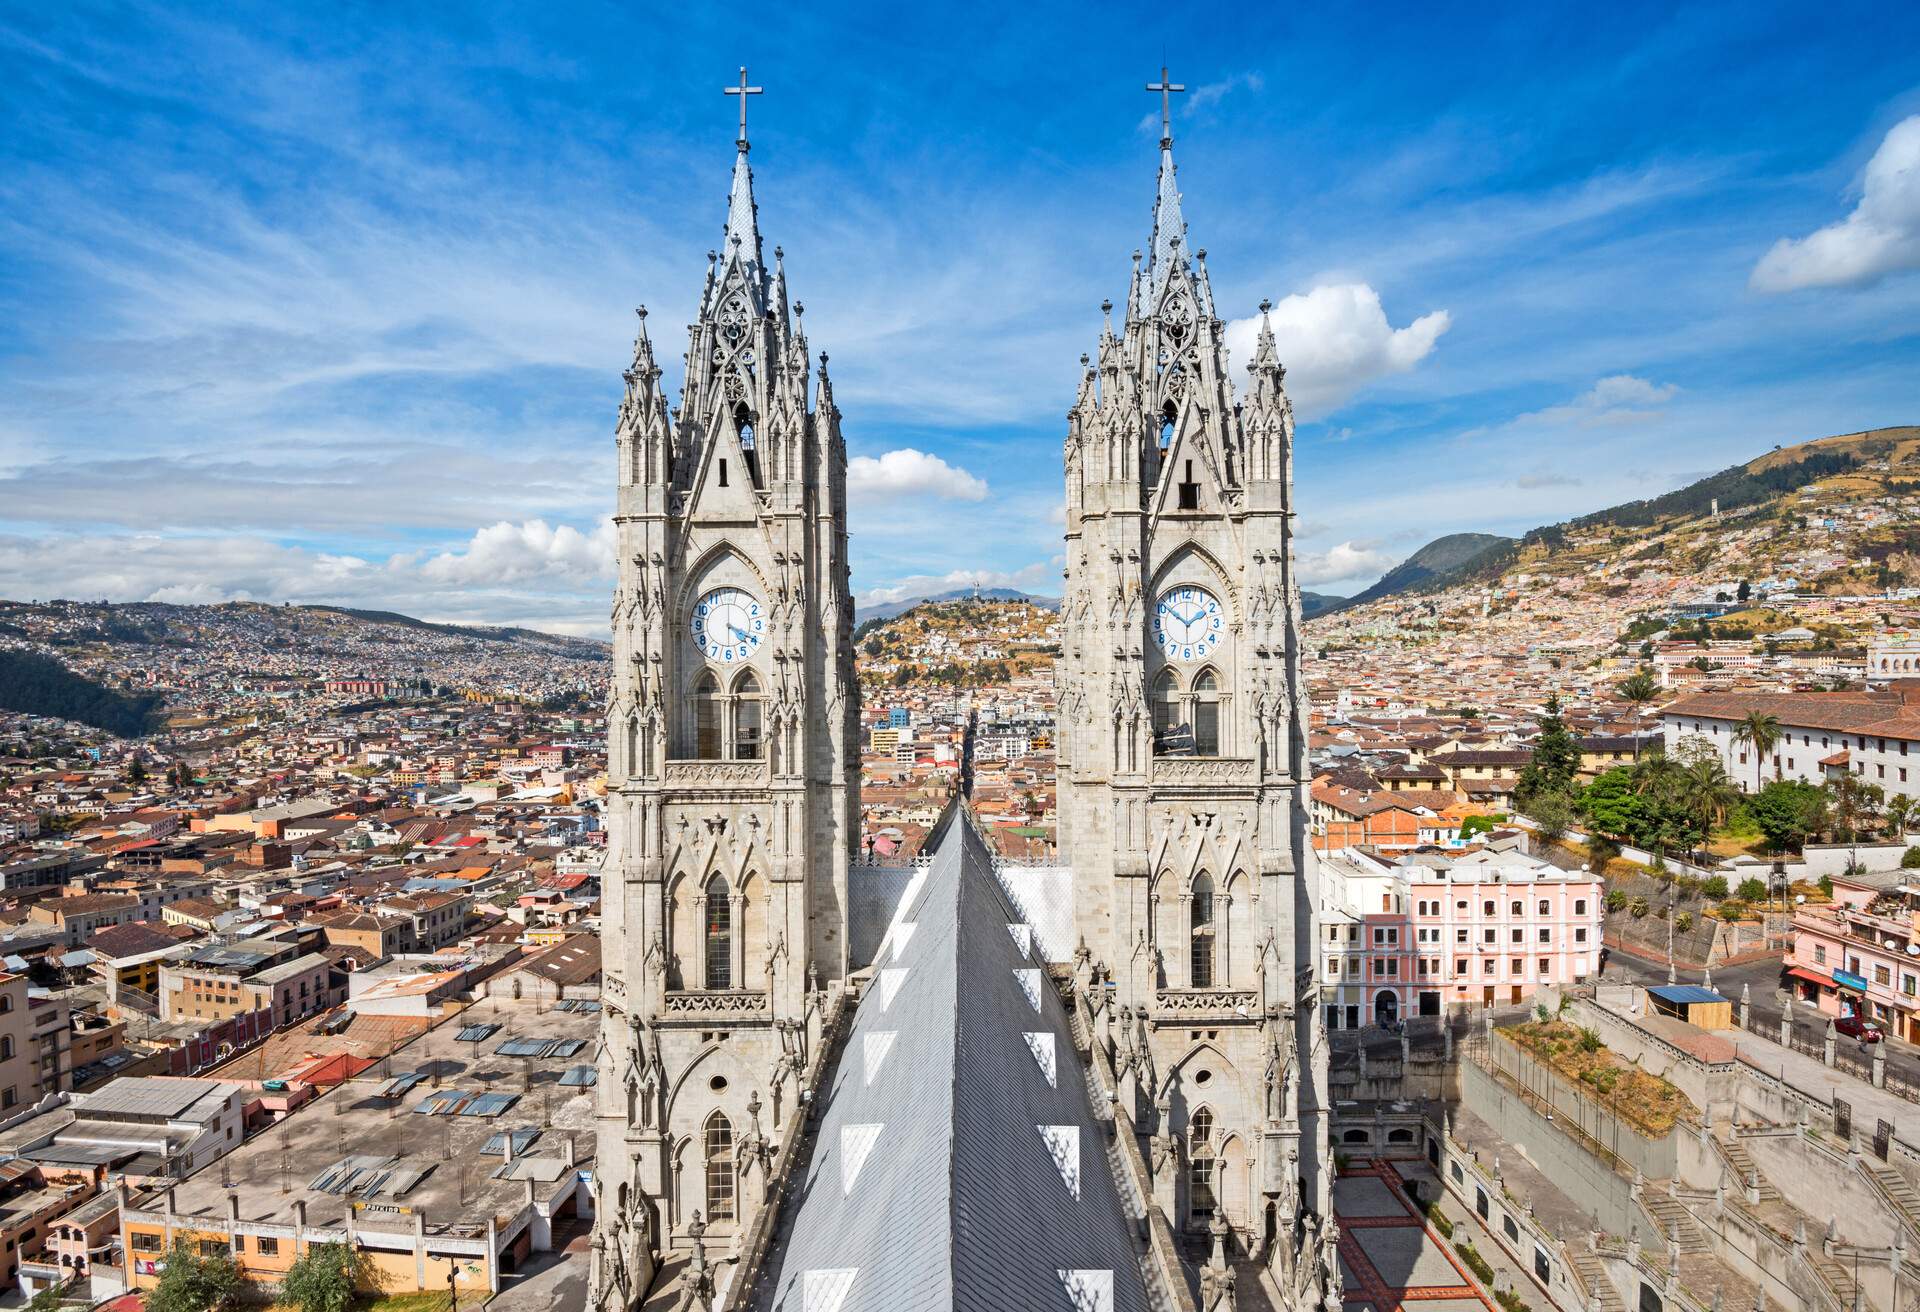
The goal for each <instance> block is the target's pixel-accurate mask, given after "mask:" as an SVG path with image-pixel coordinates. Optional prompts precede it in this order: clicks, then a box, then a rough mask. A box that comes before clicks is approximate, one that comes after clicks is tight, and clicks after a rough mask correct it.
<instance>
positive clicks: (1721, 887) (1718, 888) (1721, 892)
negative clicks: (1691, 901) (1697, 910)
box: [1700, 875, 1727, 901]
mask: <svg viewBox="0 0 1920 1312" xmlns="http://www.w3.org/2000/svg"><path fill="white" fill-rule="evenodd" d="M1700 891H1701V892H1702V893H1705V894H1706V895H1707V896H1708V897H1710V898H1713V899H1715V900H1716V901H1718V900H1720V899H1722V898H1724V897H1726V895H1727V877H1726V876H1725V875H1708V876H1707V877H1706V878H1705V879H1703V880H1701V881H1700Z"/></svg>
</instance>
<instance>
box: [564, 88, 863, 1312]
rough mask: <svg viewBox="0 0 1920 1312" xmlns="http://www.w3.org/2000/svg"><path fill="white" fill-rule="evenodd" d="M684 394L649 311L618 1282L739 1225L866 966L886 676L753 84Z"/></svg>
mask: <svg viewBox="0 0 1920 1312" xmlns="http://www.w3.org/2000/svg"><path fill="white" fill-rule="evenodd" d="M733 90H734V92H735V93H736V94H739V95H740V96H741V120H740V137H739V141H738V143H737V145H738V153H737V155H736V157H735V159H734V164H733V185H732V194H731V196H730V198H729V201H728V207H727V218H726V231H725V238H724V240H723V242H722V243H721V247H720V249H719V250H718V251H717V252H712V253H710V254H709V256H708V268H707V274H706V282H705V286H704V288H703V289H702V291H701V294H700V304H699V311H698V314H697V315H696V317H695V320H694V322H693V324H692V325H691V327H690V330H689V338H690V341H689V345H688V348H687V354H686V361H685V364H686V370H685V378H684V384H683V387H682V391H681V397H680V405H679V407H678V409H677V410H676V409H675V408H673V407H671V406H670V405H669V404H668V402H667V398H666V395H665V393H664V391H663V389H662V388H661V385H660V376H661V371H660V369H659V367H658V366H657V365H656V364H655V362H654V355H653V347H652V344H651V343H650V341H649V340H648V336H647V323H646V311H645V310H644V309H643V310H641V311H640V333H639V338H638V340H637V341H636V342H635V345H634V357H633V364H632V366H631V367H630V368H629V369H628V370H627V372H626V396H625V399H624V400H623V401H622V403H621V406H620V416H619V423H618V428H617V434H618V452H619V468H620V474H619V479H620V486H619V503H618V509H617V514H616V515H615V522H616V525H617V528H618V541H619V553H620V569H619V588H618V592H617V594H616V596H615V599H614V606H613V651H614V665H615V669H614V678H613V691H612V699H611V702H610V704H609V706H608V725H609V735H610V747H609V752H608V795H607V813H608V827H609V830H610V837H609V845H608V853H607V859H606V864H605V867H604V874H603V888H604V893H603V909H602V914H603V938H604V946H605V976H606V987H605V993H604V999H605V1002H604V1012H603V1021H602V1029H601V1052H600V1057H599V1079H598V1086H597V1092H598V1097H599V1122H598V1157H597V1165H596V1179H595V1190H596V1204H597V1209H598V1220H597V1228H596V1232H595V1237H594V1245H595V1262H594V1269H593V1295H592V1297H593V1302H594V1306H595V1307H597V1308H617V1309H625V1308H627V1307H631V1306H633V1305H635V1304H636V1303H637V1302H638V1300H639V1298H640V1297H641V1295H642V1294H643V1293H644V1292H645V1290H646V1288H647V1285H648V1282H649V1280H650V1279H651V1276H652V1273H653V1270H654V1259H653V1257H652V1253H654V1252H655V1251H659V1252H665V1251H668V1250H671V1249H672V1248H674V1247H675V1246H676V1245H679V1244H683V1243H684V1241H685V1238H686V1236H687V1233H688V1227H689V1226H690V1225H691V1224H692V1223H693V1220H694V1215H695V1213H696V1212H698V1213H699V1214H700V1216H701V1218H702V1221H703V1223H704V1224H705V1226H706V1234H707V1235H708V1239H707V1243H708V1245H709V1247H711V1246H712V1245H713V1244H714V1243H715V1242H716V1241H718V1242H720V1243H722V1244H724V1243H725V1242H727V1239H728V1237H729V1236H730V1235H731V1234H733V1233H735V1232H737V1231H739V1230H740V1229H741V1228H742V1227H743V1226H744V1224H745V1223H746V1222H747V1220H748V1219H749V1218H750V1215H751V1212H752V1209H753V1207H754V1206H755V1203H756V1201H757V1198H758V1196H759V1191H760V1190H761V1189H763V1188H764V1186H765V1171H766V1166H767V1163H768V1161H769V1160H770V1158H771V1155H772V1152H773V1150H774V1149H775V1148H777V1146H778V1144H777V1136H778V1135H779V1133H780V1128H779V1127H781V1126H782V1125H783V1124H785V1122H786V1120H787V1116H788V1113H789V1112H790V1111H791V1110H792V1104H793V1100H794V1098H795V1097H796V1091H797V1085H798V1076H799V1073H800V1070H801V1069H802V1067H803V1065H804V1063H805V1061H806V1059H807V1057H808V1055H809V1052H810V1049H811V1046H812V1044H813V1043H814V1042H816V1040H817V1038H818V1029H817V1026H818V1019H819V996H820V994H819V990H820V989H822V988H823V987H824V986H826V985H827V984H829V983H831V982H833V981H836V980H838V979H840V978H841V977H843V976H844V974H845V972H846V944H847V938H846V933H845V924H846V911H845V908H846V906H847V867H848V861H849V857H850V854H851V853H852V851H853V848H854V845H855V844H856V842H857V841H858V833H859V828H858V813H857V812H858V805H859V802H858V782H859V776H858V773H857V772H858V768H859V757H858V754H857V742H856V739H857V730H858V724H859V691H858V686H857V685H856V683H855V681H854V671H853V642H852V626H853V602H852V599H851V597H850V595H849V593H848V569H847V527H846V451H845V448H844V446H843V444H842V441H841V436H840V414H839V411H838V410H836V409H835V408H834V404H833V392H832V388H831V386H830V384H829V383H828V380H827V357H826V355H825V353H824V352H823V353H822V354H821V355H820V357H819V374H818V376H817V377H815V376H814V374H813V373H812V371H811V368H810V362H809V359H808V355H807V339H806V335H805V333H804V332H803V331H802V319H801V316H802V310H803V307H802V306H801V305H800V303H799V302H797V301H794V302H790V300H789V296H788V287H787V280H786V273H785V270H784V268H783V266H782V260H781V251H780V249H779V248H778V247H775V248H774V249H773V251H772V256H773V259H772V263H771V264H769V263H768V261H767V259H766V253H765V251H764V250H763V248H762V244H761V239H760V232H759V225H758V219H757V216H756V213H755V207H754V199H753V175H752V172H751V170H750V169H749V167H748V162H747V153H748V148H747V140H746V113H745V106H746V96H747V95H748V94H751V93H753V92H755V91H757V88H751V87H748V86H746V78H745V71H744V70H742V76H741V85H740V86H739V87H738V88H734V89H733Z"/></svg>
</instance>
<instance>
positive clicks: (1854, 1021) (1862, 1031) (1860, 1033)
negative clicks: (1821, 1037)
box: [1833, 1015, 1887, 1043]
mask: <svg viewBox="0 0 1920 1312" xmlns="http://www.w3.org/2000/svg"><path fill="white" fill-rule="evenodd" d="M1833 1029H1834V1033H1836V1034H1844V1035H1846V1036H1847V1037H1848V1038H1853V1039H1858V1040H1860V1042H1862V1043H1878V1042H1880V1040H1882V1039H1884V1038H1886V1037H1887V1036H1886V1034H1885V1033H1883V1032H1882V1031H1881V1029H1880V1022H1879V1021H1877V1020H1868V1019H1867V1018H1866V1017H1865V1016H1858V1015H1856V1016H1842V1017H1841V1018H1840V1019H1839V1020H1836V1021H1835V1022H1834V1023H1833Z"/></svg>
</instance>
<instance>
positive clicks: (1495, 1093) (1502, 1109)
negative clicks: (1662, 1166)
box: [1460, 1061, 1639, 1234]
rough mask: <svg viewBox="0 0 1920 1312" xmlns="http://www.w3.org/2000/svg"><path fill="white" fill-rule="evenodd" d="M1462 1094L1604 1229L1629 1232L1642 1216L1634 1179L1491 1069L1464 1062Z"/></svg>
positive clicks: (1620, 1232) (1470, 1104) (1479, 1114)
mask: <svg viewBox="0 0 1920 1312" xmlns="http://www.w3.org/2000/svg"><path fill="white" fill-rule="evenodd" d="M1460 1100H1461V1102H1462V1103H1464V1104H1465V1105H1466V1106H1467V1107H1468V1108H1469V1109H1470V1110H1471V1111H1472V1112H1473V1113H1474V1114H1475V1115H1476V1116H1478V1117H1480V1119H1481V1120H1483V1121H1485V1122H1486V1123H1487V1124H1489V1125H1497V1126H1499V1127H1500V1128H1501V1129H1502V1130H1503V1131H1505V1132H1506V1134H1507V1136H1508V1139H1509V1140H1510V1141H1511V1142H1512V1144H1513V1146H1514V1149H1515V1151H1517V1152H1519V1153H1520V1154H1521V1155H1522V1156H1524V1157H1525V1158H1526V1159H1527V1160H1528V1161H1529V1162H1532V1163H1533V1165H1534V1166H1535V1167H1537V1168H1538V1169H1539V1170H1540V1172H1541V1173H1542V1174H1544V1175H1546V1176H1549V1177H1550V1178H1551V1179H1552V1180H1553V1182H1554V1184H1556V1185H1557V1186H1559V1188H1560V1191H1561V1192H1562V1193H1564V1194H1566V1196H1567V1197H1568V1198H1571V1199H1572V1200H1573V1201H1574V1202H1575V1203H1576V1204H1578V1205H1579V1206H1580V1207H1582V1208H1585V1209H1586V1210H1587V1211H1588V1212H1591V1213H1592V1214H1593V1215H1594V1216H1595V1217H1597V1218H1598V1219H1599V1222H1600V1225H1601V1227H1602V1228H1603V1229H1607V1230H1611V1231H1614V1232H1616V1233H1619V1234H1625V1233H1626V1232H1627V1230H1628V1229H1629V1228H1630V1227H1631V1226H1632V1225H1633V1224H1634V1223H1635V1222H1636V1220H1637V1218H1638V1216H1639V1209H1638V1207H1637V1206H1636V1205H1635V1203H1634V1201H1633V1196H1632V1194H1633V1182H1632V1180H1631V1179H1630V1178H1628V1177H1627V1176H1625V1175H1622V1174H1620V1173H1619V1172H1617V1171H1615V1170H1614V1169H1613V1168H1612V1167H1610V1166H1609V1165H1608V1164H1607V1163H1606V1162H1604V1161H1602V1160H1601V1159H1600V1158H1598V1157H1595V1156H1594V1155H1593V1154H1592V1153H1590V1152H1588V1151H1587V1150H1586V1148H1585V1147H1584V1146H1583V1145H1582V1144H1579V1143H1576V1142H1575V1141H1574V1140H1573V1139H1571V1138H1569V1137H1568V1136H1567V1134H1566V1133H1565V1132H1564V1131H1563V1130H1562V1129H1561V1128H1560V1126H1559V1125H1557V1124H1555V1123H1554V1122H1552V1121H1549V1120H1548V1119H1547V1118H1546V1117H1545V1116H1544V1115H1542V1114H1541V1113H1539V1112H1537V1111H1535V1110H1534V1108H1533V1107H1532V1106H1531V1105H1530V1104H1529V1103H1528V1101H1527V1100H1526V1099H1525V1098H1522V1097H1521V1096H1520V1095H1519V1094H1518V1093H1515V1092H1514V1091H1513V1090H1511V1089H1509V1088H1507V1087H1506V1086H1505V1085H1503V1084H1501V1083H1500V1081H1499V1080H1498V1079H1497V1078H1496V1077H1495V1076H1494V1075H1493V1074H1492V1073H1491V1072H1490V1071H1488V1070H1486V1069H1485V1068H1483V1067H1481V1066H1480V1065H1479V1064H1477V1063H1475V1062H1471V1061H1463V1062H1461V1063H1460Z"/></svg>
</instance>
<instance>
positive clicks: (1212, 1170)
mask: <svg viewBox="0 0 1920 1312" xmlns="http://www.w3.org/2000/svg"><path fill="white" fill-rule="evenodd" d="M1218 1169H1219V1160H1218V1158H1216V1157H1215V1156H1214V1143H1213V1112H1212V1111H1211V1110H1210V1109H1208V1108H1206V1107H1201V1108H1199V1109H1198V1110H1196V1111H1195V1112H1194V1113H1193V1115H1192V1116H1189V1117H1188V1118H1187V1215H1188V1216H1189V1217H1191V1218H1192V1219H1193V1220H1195V1221H1199V1222H1205V1221H1210V1220H1212V1219H1213V1211H1214V1207H1215V1206H1216V1204H1215V1202H1214V1192H1213V1191H1214V1184H1215V1180H1216V1172H1217V1171H1218Z"/></svg>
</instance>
